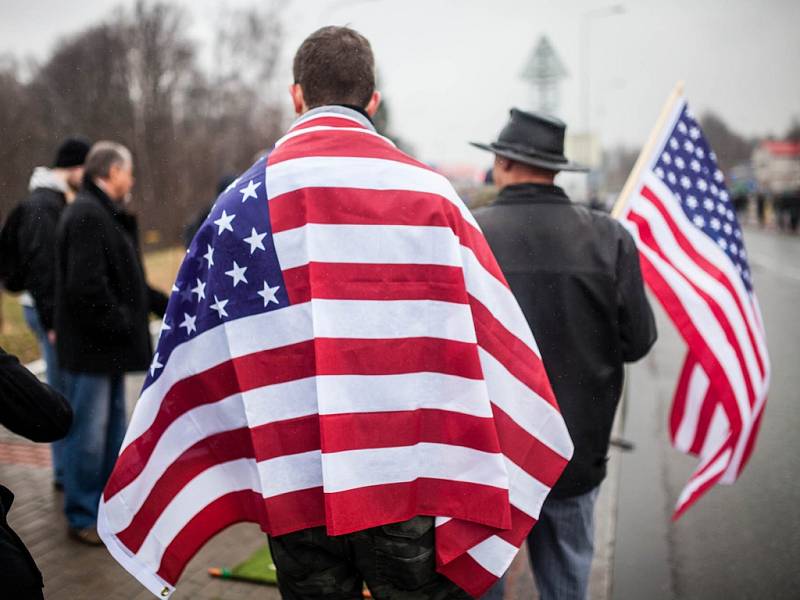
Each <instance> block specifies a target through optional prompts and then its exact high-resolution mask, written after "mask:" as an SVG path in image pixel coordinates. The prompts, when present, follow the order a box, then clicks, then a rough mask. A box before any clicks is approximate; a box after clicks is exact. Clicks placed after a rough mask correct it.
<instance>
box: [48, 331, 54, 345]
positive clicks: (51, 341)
mask: <svg viewBox="0 0 800 600" xmlns="http://www.w3.org/2000/svg"><path fill="white" fill-rule="evenodd" d="M47 341H49V342H50V343H51V344H53V345H55V343H56V330H55V329H51V330H50V331H48V332H47Z"/></svg>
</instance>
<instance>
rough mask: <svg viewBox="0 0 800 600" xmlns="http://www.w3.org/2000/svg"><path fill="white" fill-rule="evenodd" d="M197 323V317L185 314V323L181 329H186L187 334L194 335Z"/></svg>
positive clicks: (181, 325)
mask: <svg viewBox="0 0 800 600" xmlns="http://www.w3.org/2000/svg"><path fill="white" fill-rule="evenodd" d="M195 321H197V317H196V316H194V317H193V316H191V315H189V314H187V313H183V323H181V324H180V325H179V327H185V328H186V333H187V334H189V333H192V332H193V331H197V325H195V324H194V322H195Z"/></svg>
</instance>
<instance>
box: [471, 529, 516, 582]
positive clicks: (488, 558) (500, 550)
mask: <svg viewBox="0 0 800 600" xmlns="http://www.w3.org/2000/svg"><path fill="white" fill-rule="evenodd" d="M517 552H519V548H517V547H516V546H514V545H513V544H509V543H508V542H507V541H505V540H504V539H503V538H501V537H498V536H496V535H493V536H491V537H489V538H487V539H485V540H484V541H482V542H481V543H480V544H478V545H476V546H473V547H472V548H470V549H469V550H468V551H467V554H469V555H470V556H471V557H472V558H473V559H474V560H475V562H477V563H478V564H479V565H480V566H482V567H483V568H484V569H486V570H487V571H489V573H491V574H492V575H494V576H495V577H502V576H503V573H505V572H506V571H507V570H508V567H509V566H510V565H511V562H512V561H513V560H514V557H515V556H516V555H517Z"/></svg>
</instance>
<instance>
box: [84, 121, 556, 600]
mask: <svg viewBox="0 0 800 600" xmlns="http://www.w3.org/2000/svg"><path fill="white" fill-rule="evenodd" d="M571 452H572V444H571V441H570V439H569V435H568V433H567V430H566V427H565V425H564V421H563V419H562V417H561V414H560V412H559V410H558V406H557V404H556V401H555V399H554V397H553V394H552V391H551V389H550V385H549V382H548V380H547V376H546V374H545V372H544V368H543V366H542V362H541V359H540V357H539V355H538V350H537V347H536V343H535V341H534V338H533V335H532V334H531V332H530V329H529V328H528V325H527V323H526V322H525V319H524V316H523V314H522V312H521V310H520V309H519V307H518V305H517V304H516V301H515V300H514V298H513V296H512V295H511V292H510V290H509V289H508V286H507V284H506V282H505V280H504V278H503V275H502V273H501V272H500V269H499V268H498V266H497V263H496V262H495V260H494V257H493V256H492V254H491V252H490V250H489V248H488V246H487V244H486V241H485V240H484V238H483V236H482V234H481V233H480V231H479V229H478V227H477V225H476V223H475V221H474V219H473V218H472V215H471V214H470V213H469V211H468V210H467V209H466V207H465V206H464V205H463V203H462V202H461V200H460V199H459V198H458V197H457V195H456V194H455V192H454V191H453V189H452V187H451V186H450V185H449V183H448V182H447V181H446V180H445V179H444V178H442V177H441V176H440V175H438V174H436V173H434V172H433V171H431V170H430V169H428V168H426V167H425V166H423V165H421V164H420V163H418V162H416V161H414V160H413V159H411V158H409V157H408V156H406V155H404V154H403V153H401V152H400V151H398V150H397V149H396V148H395V147H394V146H393V144H392V143H391V142H389V141H388V140H386V139H385V138H383V137H381V136H379V135H378V134H376V133H375V132H374V130H373V129H372V128H371V126H370V124H369V123H368V121H366V119H363V118H362V117H361V116H360V115H358V114H357V113H355V112H353V111H350V110H349V109H344V108H341V107H335V108H328V109H317V110H315V111H312V112H311V113H309V114H307V115H306V116H304V117H303V118H301V119H300V120H299V121H298V122H296V123H295V125H294V126H293V127H292V129H291V130H290V131H289V133H288V134H287V135H286V136H284V138H282V139H281V140H280V141H279V142H278V143H277V144H276V148H275V149H274V150H273V151H272V153H271V154H270V155H269V157H268V159H267V160H266V161H265V159H262V160H260V161H258V162H256V163H255V164H254V165H253V166H252V167H251V168H250V169H249V170H248V171H247V172H246V173H244V174H243V175H242V176H241V177H240V178H239V179H238V180H237V181H236V182H234V183H233V184H232V185H231V187H230V188H229V189H228V190H227V191H226V192H225V193H223V194H222V195H221V196H220V198H219V199H218V200H217V202H216V205H215V207H214V208H213V210H212V212H211V215H210V216H209V217H208V219H207V221H206V223H205V224H204V226H203V227H202V228H201V229H200V231H199V232H198V234H197V235H196V237H195V239H194V241H193V243H192V245H191V247H190V249H189V251H188V254H187V256H186V258H185V260H184V262H183V265H182V266H181V269H180V271H179V274H178V277H177V281H176V284H175V288H174V290H173V294H172V298H171V299H170V304H169V308H168V310H167V316H166V317H165V320H164V327H163V331H162V334H161V338H160V340H159V343H158V348H157V352H156V354H155V357H154V359H153V363H152V366H151V368H150V372H149V374H148V377H147V380H146V382H145V385H144V389H143V391H142V394H141V397H140V399H139V402H138V404H137V406H136V410H135V412H134V414H133V417H132V420H131V424H130V427H129V429H128V432H127V435H126V438H125V441H124V443H123V448H122V450H121V452H120V456H119V459H118V461H117V464H116V467H115V469H114V471H113V473H112V475H111V478H110V479H109V482H108V485H107V487H106V489H105V491H104V494H103V498H102V499H101V506H100V519H99V522H98V529H99V531H100V533H101V536H102V538H103V540H104V541H105V543H106V545H107V546H108V548H109V550H110V551H111V553H112V554H113V555H114V556H115V558H117V560H118V561H119V562H120V563H121V564H122V565H123V566H124V567H125V568H126V569H128V570H129V571H130V572H131V573H132V574H133V575H134V576H136V577H137V578H138V579H139V580H140V581H141V582H142V583H143V584H144V585H145V586H147V587H148V588H149V589H150V590H151V591H152V592H154V593H155V594H157V595H160V596H163V597H166V596H169V595H170V594H171V593H172V591H173V589H174V585H175V583H176V582H177V580H178V578H179V576H180V574H181V572H182V570H183V568H184V567H185V565H186V563H187V562H188V561H189V560H190V559H191V557H192V556H193V555H194V554H195V553H196V552H197V550H198V549H199V548H200V547H201V546H202V545H203V544H204V543H205V542H206V541H207V540H209V539H210V538H211V537H212V536H213V535H215V534H216V533H217V532H219V531H220V530H222V529H224V528H225V527H227V526H228V525H230V524H232V523H235V522H239V521H251V522H255V523H258V524H259V525H260V526H261V528H262V529H263V530H264V531H265V532H267V533H270V534H273V535H280V534H285V533H289V532H292V531H296V530H299V529H304V528H308V527H316V526H322V525H324V526H326V527H327V531H328V533H330V534H332V535H340V534H344V533H348V532H352V531H357V530H361V529H364V528H368V527H373V526H377V525H382V524H386V523H391V522H397V521H402V520H405V519H408V518H410V517H412V516H414V515H418V514H424V515H431V516H436V517H437V520H436V525H437V528H436V558H437V565H438V567H437V568H438V570H439V571H440V572H441V573H443V574H445V575H446V576H447V577H449V578H450V579H452V580H453V581H454V582H455V583H457V584H458V585H460V586H461V587H462V588H464V589H465V590H467V591H468V592H470V593H471V594H473V595H476V596H477V595H480V594H481V593H483V591H485V590H486V589H487V588H488V587H489V586H490V585H491V584H492V583H493V582H494V581H495V580H496V579H497V577H499V576H500V575H502V573H503V572H504V571H505V569H506V568H507V567H508V565H509V564H510V562H511V560H512V558H513V557H514V555H515V554H516V552H517V550H518V548H519V546H520V545H521V544H522V542H523V541H524V539H525V536H526V534H527V532H528V531H529V530H530V528H531V527H532V526H533V524H534V523H535V520H536V518H537V516H538V514H539V509H540V507H541V504H542V502H543V501H544V499H545V497H546V496H547V494H548V492H549V490H550V487H551V486H552V485H553V484H554V483H555V481H556V480H557V478H558V477H559V475H560V473H561V471H562V470H563V468H564V467H565V466H566V463H567V461H568V460H569V457H570V456H571Z"/></svg>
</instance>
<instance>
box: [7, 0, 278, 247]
mask: <svg viewBox="0 0 800 600" xmlns="http://www.w3.org/2000/svg"><path fill="white" fill-rule="evenodd" d="M284 5H285V1H283V0H274V1H273V2H271V3H270V2H267V3H266V4H261V5H259V7H258V8H252V9H244V10H234V11H228V12H225V13H224V14H223V15H221V17H220V19H218V21H217V23H218V25H217V34H216V36H215V39H214V42H213V53H214V56H215V59H214V60H213V61H212V64H211V66H210V67H207V68H205V69H204V68H203V67H202V64H201V62H200V60H199V58H198V54H199V52H198V48H199V47H198V45H197V43H196V42H195V41H193V40H192V39H191V38H190V37H189V34H188V27H187V14H186V13H185V11H184V10H183V9H182V8H180V7H178V6H175V5H173V4H167V3H166V2H159V1H156V2H148V1H145V0H138V1H137V2H136V4H135V5H134V6H133V7H132V8H130V9H122V8H118V9H116V10H115V11H114V12H113V13H112V14H111V16H110V17H109V18H108V19H106V20H104V21H103V22H101V23H99V24H96V25H94V26H92V27H90V28H88V29H85V30H83V31H81V32H78V33H76V34H74V35H72V36H70V37H68V38H66V39H64V40H62V41H61V42H60V43H59V44H58V45H57V46H56V48H55V50H54V52H53V53H52V55H51V56H50V57H49V58H48V59H47V60H46V61H45V62H44V63H43V64H41V65H34V66H33V68H32V69H31V74H30V77H29V79H28V80H25V79H24V78H23V77H22V76H21V75H20V72H19V71H20V69H19V66H18V65H17V63H16V62H15V61H14V60H13V57H11V58H2V59H0V132H2V137H3V140H4V142H6V143H4V144H3V145H2V147H0V210H1V211H2V212H4V213H7V211H8V209H9V208H10V207H11V206H12V205H13V204H14V203H15V202H17V201H18V200H19V199H20V198H21V197H22V196H23V195H24V193H25V184H26V183H27V179H28V176H29V174H30V172H31V170H32V168H33V167H34V166H35V165H37V164H43V163H44V162H47V161H49V160H50V159H51V158H52V156H51V155H52V152H53V149H54V148H55V147H56V145H57V144H58V142H59V141H60V140H61V139H62V138H63V137H64V136H66V135H70V134H75V133H82V134H84V135H87V136H89V137H90V138H92V139H95V140H96V139H113V140H116V141H119V142H121V143H123V144H125V145H127V146H129V147H130V148H131V149H132V150H133V152H134V156H135V159H136V170H137V173H136V176H137V185H136V188H135V195H136V202H135V206H136V207H137V209H138V212H139V213H140V221H141V224H142V227H143V229H145V230H146V231H148V230H149V233H150V235H146V236H145V240H146V241H147V240H150V241H155V240H156V238H160V240H161V242H160V243H175V242H177V241H178V239H179V237H180V232H181V230H182V227H183V224H184V223H185V222H186V220H187V219H188V218H189V217H190V215H191V214H192V213H194V212H195V211H196V210H197V209H198V208H199V207H200V206H202V205H204V204H205V203H207V202H208V201H209V200H210V199H211V195H212V191H213V188H214V185H215V182H216V179H217V178H218V177H219V176H220V175H222V174H223V173H226V172H238V171H241V170H243V169H245V168H246V167H247V166H248V165H249V164H250V161H251V158H252V156H253V154H254V153H255V151H256V150H258V149H261V148H266V147H268V146H271V145H272V143H273V142H274V140H275V139H276V138H277V136H278V135H279V133H280V131H281V130H282V126H283V123H282V120H283V115H282V112H281V110H280V108H279V105H278V104H277V102H276V101H275V94H274V91H275V74H276V65H277V60H278V57H279V55H280V49H281V45H282V43H283V33H282V31H283V30H282V25H281V20H280V18H281V12H282V10H283V7H284Z"/></svg>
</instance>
